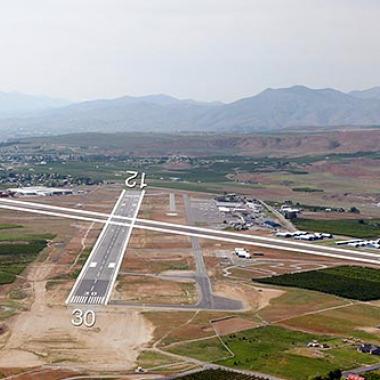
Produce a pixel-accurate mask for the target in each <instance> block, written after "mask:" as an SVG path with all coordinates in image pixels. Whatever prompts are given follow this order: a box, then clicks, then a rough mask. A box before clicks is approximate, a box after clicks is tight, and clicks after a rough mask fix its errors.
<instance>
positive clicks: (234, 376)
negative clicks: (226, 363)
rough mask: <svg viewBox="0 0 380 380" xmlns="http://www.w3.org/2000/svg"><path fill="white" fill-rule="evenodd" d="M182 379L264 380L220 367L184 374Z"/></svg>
mask: <svg viewBox="0 0 380 380" xmlns="http://www.w3.org/2000/svg"><path fill="white" fill-rule="evenodd" d="M180 379H181V380H262V379H263V378H262V377H261V378H260V377H256V376H250V375H244V374H241V373H234V372H229V371H223V370H220V369H209V370H206V371H202V372H198V373H194V374H192V375H187V376H183V377H181V378H180Z"/></svg>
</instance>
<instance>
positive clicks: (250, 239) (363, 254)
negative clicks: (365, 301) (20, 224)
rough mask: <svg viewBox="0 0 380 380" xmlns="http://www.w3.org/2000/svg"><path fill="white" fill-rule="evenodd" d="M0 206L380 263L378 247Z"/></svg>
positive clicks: (20, 204) (17, 204) (19, 204)
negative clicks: (337, 244)
mask: <svg viewBox="0 0 380 380" xmlns="http://www.w3.org/2000/svg"><path fill="white" fill-rule="evenodd" d="M0 208H3V209H8V210H14V211H25V212H31V213H36V214H41V215H48V216H55V217H63V218H70V219H77V220H82V221H88V222H98V223H106V224H110V225H113V226H119V227H128V226H130V225H131V224H132V223H133V227H134V228H141V229H146V230H150V231H157V232H165V233H170V234H176V235H182V236H193V237H197V238H203V239H211V240H216V241H224V242H230V243H234V244H247V245H251V246H254V247H259V248H270V249H278V250H283V251H289V252H296V253H304V254H309V255H316V256H322V257H331V258H336V259H342V260H350V261H357V262H361V263H368V264H375V265H380V252H379V251H376V250H372V251H369V250H363V249H357V250H355V249H348V248H337V247H331V246H326V245H320V244H313V243H308V242H299V241H293V240H290V239H282V238H277V237H266V236H257V235H251V234H243V233H236V232H229V231H223V230H217V229H211V228H204V227H195V226H189V225H180V224H174V223H167V222H161V221H156V220H148V219H136V218H133V217H130V216H128V215H130V214H128V213H126V214H123V215H118V214H116V213H115V214H114V215H113V216H112V218H110V215H107V214H104V213H99V212H93V211H86V210H75V209H70V208H65V207H59V206H51V205H45V204H42V203H32V202H25V201H17V200H10V199H6V200H5V199H0Z"/></svg>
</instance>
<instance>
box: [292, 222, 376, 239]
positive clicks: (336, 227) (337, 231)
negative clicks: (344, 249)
mask: <svg viewBox="0 0 380 380" xmlns="http://www.w3.org/2000/svg"><path fill="white" fill-rule="evenodd" d="M293 223H294V224H295V225H296V226H297V227H298V228H299V229H302V230H307V231H318V232H327V233H331V234H333V235H343V236H352V237H356V238H362V239H371V238H378V237H380V219H335V220H334V219H331V220H325V219H314V220H313V219H295V220H294V221H293Z"/></svg>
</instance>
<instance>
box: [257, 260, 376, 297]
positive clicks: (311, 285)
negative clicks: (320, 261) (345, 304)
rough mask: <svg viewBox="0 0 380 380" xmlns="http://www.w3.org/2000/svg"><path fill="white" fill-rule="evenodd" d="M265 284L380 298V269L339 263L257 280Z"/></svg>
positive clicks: (337, 294) (338, 294)
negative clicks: (313, 269)
mask: <svg viewBox="0 0 380 380" xmlns="http://www.w3.org/2000/svg"><path fill="white" fill-rule="evenodd" d="M254 281H256V282H259V283H263V284H270V285H278V286H290V287H296V288H303V289H308V290H315V291H319V292H323V293H328V294H333V295H336V296H339V297H343V298H349V299H356V300H360V301H370V300H376V299H380V270H379V269H373V268H365V267H356V266H340V267H335V268H327V269H320V270H315V271H308V272H302V273H292V274H283V275H280V276H272V277H267V278H261V279H257V280H254Z"/></svg>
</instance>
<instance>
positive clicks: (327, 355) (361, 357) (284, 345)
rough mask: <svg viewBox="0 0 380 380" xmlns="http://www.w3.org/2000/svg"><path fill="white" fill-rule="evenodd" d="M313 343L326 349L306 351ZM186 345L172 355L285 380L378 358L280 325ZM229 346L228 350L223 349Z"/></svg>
mask: <svg viewBox="0 0 380 380" xmlns="http://www.w3.org/2000/svg"><path fill="white" fill-rule="evenodd" d="M312 340H316V341H318V342H319V343H321V344H326V345H327V346H328V348H326V349H312V348H307V344H308V343H309V342H311V341H312ZM222 341H223V344H222V342H221V340H219V339H218V338H213V339H207V340H203V341H197V342H191V343H185V344H183V345H176V346H175V347H172V348H170V351H171V352H174V353H176V354H180V355H186V356H190V357H194V358H197V359H199V360H204V361H212V362H214V363H218V364H221V365H226V366H229V367H233V368H244V369H250V370H256V371H261V372H264V373H269V374H272V375H277V376H280V377H283V378H285V379H291V380H305V379H308V378H311V377H315V376H318V375H321V376H325V375H326V374H327V373H328V372H330V371H334V370H336V369H339V368H352V367H355V366H358V364H359V363H362V364H363V365H364V364H372V363H377V362H378V359H377V358H375V357H373V356H370V355H365V354H362V353H359V352H357V351H356V349H355V347H353V346H351V345H345V344H343V343H342V340H341V339H339V338H336V337H331V336H326V335H320V334H311V333H305V332H300V331H295V330H289V329H286V328H283V327H279V326H269V327H261V328H257V329H252V330H247V331H244V332H240V333H236V334H231V335H228V336H226V337H223V338H222ZM226 347H228V350H227V349H226Z"/></svg>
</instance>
